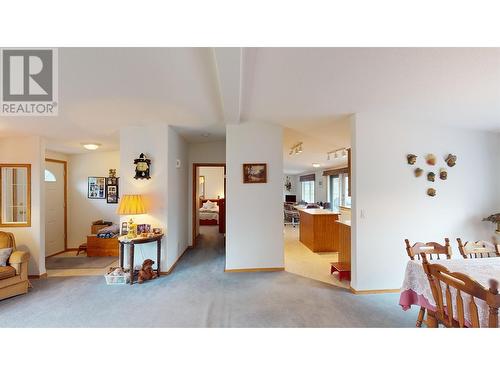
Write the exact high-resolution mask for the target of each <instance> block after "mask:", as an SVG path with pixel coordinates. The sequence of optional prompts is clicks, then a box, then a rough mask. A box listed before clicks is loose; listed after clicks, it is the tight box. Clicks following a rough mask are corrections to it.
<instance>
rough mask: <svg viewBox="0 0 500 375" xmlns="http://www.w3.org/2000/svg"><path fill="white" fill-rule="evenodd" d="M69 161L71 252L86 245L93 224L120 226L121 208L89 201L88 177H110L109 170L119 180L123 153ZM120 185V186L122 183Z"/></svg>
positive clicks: (92, 154) (73, 157) (90, 154)
mask: <svg viewBox="0 0 500 375" xmlns="http://www.w3.org/2000/svg"><path fill="white" fill-rule="evenodd" d="M55 156H57V155H55ZM56 159H59V158H56ZM67 161H68V248H70V249H71V248H78V246H80V245H81V244H82V243H84V242H86V241H87V235H89V234H90V226H91V224H92V222H93V221H96V220H99V219H103V220H106V221H112V222H113V223H115V224H119V216H118V215H117V214H116V208H117V206H118V205H117V204H108V203H106V199H89V198H87V184H88V177H108V176H109V169H116V172H117V173H116V175H117V176H118V177H120V152H119V151H106V152H99V151H89V152H87V153H84V154H72V155H68V157H67ZM132 162H133V160H132ZM118 181H119V183H120V185H121V179H120V180H118ZM120 187H121V186H119V189H120ZM119 193H120V196H121V195H122V191H121V190H119Z"/></svg>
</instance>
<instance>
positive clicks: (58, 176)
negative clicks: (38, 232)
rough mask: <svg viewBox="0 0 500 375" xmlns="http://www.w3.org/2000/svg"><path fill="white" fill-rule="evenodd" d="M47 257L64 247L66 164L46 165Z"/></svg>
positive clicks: (54, 163) (49, 162)
mask: <svg viewBox="0 0 500 375" xmlns="http://www.w3.org/2000/svg"><path fill="white" fill-rule="evenodd" d="M45 169H46V171H45V204H46V209H45V256H49V255H53V254H56V253H59V252H62V251H64V250H66V249H65V248H64V247H65V246H64V237H65V233H64V227H65V226H64V205H65V202H64V164H63V163H56V162H51V161H47V162H46V163H45Z"/></svg>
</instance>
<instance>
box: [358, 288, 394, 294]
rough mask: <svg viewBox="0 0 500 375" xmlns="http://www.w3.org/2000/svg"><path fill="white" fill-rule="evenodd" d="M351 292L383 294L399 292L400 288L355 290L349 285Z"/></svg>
mask: <svg viewBox="0 0 500 375" xmlns="http://www.w3.org/2000/svg"><path fill="white" fill-rule="evenodd" d="M349 290H350V291H351V293H354V294H384V293H399V292H401V289H373V290H356V289H354V288H352V287H349Z"/></svg>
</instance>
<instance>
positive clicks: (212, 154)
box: [188, 141, 226, 245]
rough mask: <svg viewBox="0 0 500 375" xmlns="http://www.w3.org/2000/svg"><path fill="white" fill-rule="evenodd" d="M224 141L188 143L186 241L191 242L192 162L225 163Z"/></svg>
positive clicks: (190, 243)
mask: <svg viewBox="0 0 500 375" xmlns="http://www.w3.org/2000/svg"><path fill="white" fill-rule="evenodd" d="M225 162H226V142H224V141H222V142H206V143H191V144H189V145H188V164H189V170H188V241H189V245H192V244H193V202H192V197H193V164H194V163H225Z"/></svg>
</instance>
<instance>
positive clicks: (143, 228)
mask: <svg viewBox="0 0 500 375" xmlns="http://www.w3.org/2000/svg"><path fill="white" fill-rule="evenodd" d="M149 232H151V225H150V224H137V235H138V236H139V235H141V234H143V233H149Z"/></svg>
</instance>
